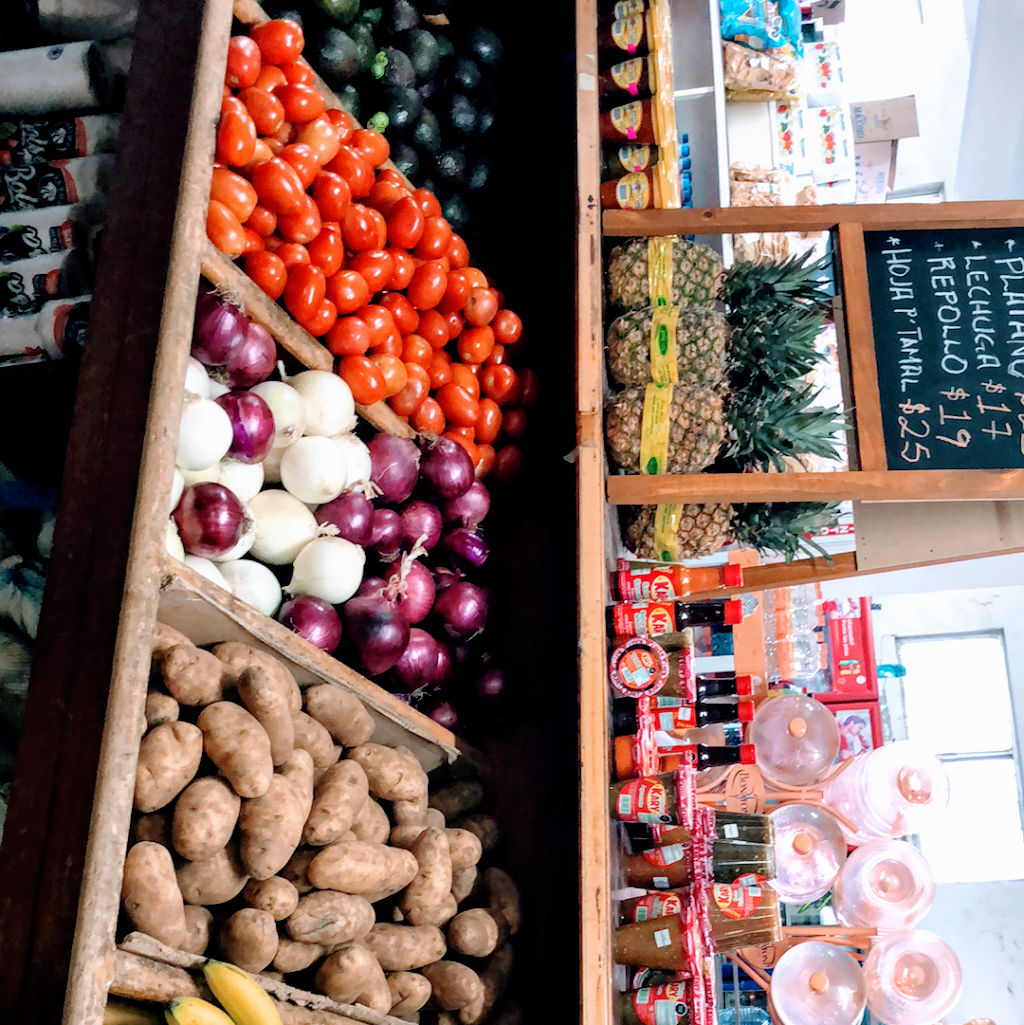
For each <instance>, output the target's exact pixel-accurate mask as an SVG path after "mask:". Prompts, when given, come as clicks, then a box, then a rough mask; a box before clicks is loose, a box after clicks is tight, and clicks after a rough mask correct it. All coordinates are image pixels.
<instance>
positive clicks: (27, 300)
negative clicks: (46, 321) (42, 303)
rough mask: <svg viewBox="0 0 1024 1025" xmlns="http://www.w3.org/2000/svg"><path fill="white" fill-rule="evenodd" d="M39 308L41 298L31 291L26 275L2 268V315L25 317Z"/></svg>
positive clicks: (0, 300)
mask: <svg viewBox="0 0 1024 1025" xmlns="http://www.w3.org/2000/svg"><path fill="white" fill-rule="evenodd" d="M38 310H39V300H38V298H37V297H36V296H35V295H33V294H32V292H31V291H30V288H29V283H28V282H27V281H26V280H25V275H24V274H20V273H19V272H18V271H14V270H8V271H5V270H0V317H23V316H25V315H26V314H29V313H36V312H38Z"/></svg>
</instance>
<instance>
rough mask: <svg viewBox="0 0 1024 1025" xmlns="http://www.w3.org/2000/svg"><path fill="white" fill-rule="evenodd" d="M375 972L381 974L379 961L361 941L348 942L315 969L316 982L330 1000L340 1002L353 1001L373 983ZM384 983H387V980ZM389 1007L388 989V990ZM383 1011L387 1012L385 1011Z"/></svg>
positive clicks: (389, 1003)
mask: <svg viewBox="0 0 1024 1025" xmlns="http://www.w3.org/2000/svg"><path fill="white" fill-rule="evenodd" d="M378 973H379V975H380V977H381V978H383V975H384V973H383V971H382V969H381V967H380V965H379V964H378V963H377V960H376V958H375V957H374V956H373V954H371V953H370V951H369V950H368V949H367V947H366V945H365V944H364V943H359V942H355V943H347V944H345V946H343V947H339V948H338V949H337V950H334V951H332V952H331V953H330V954H328V955H327V957H326V958H325V959H324V963H323V964H322V965H320V968H319V970H318V971H317V973H316V985H317V989H319V990H320V991H321V992H322V993H325V994H326V995H327V996H328V997H330V998H331V1000H336V1001H337V1002H338V1003H340V1004H354V1003H356V1001H357V1000H358V999H359V997H360V996H361V995H362V994H363V993H364V992H365V991H366V989H367V988H368V987H372V986H373V983H374V980H375V978H376V977H377V976H378ZM384 986H385V988H386V987H387V981H386V980H385V982H384ZM375 1009H376V1008H375ZM390 1009H391V991H390V990H388V1010H390ZM382 1013H384V1014H386V1013H387V1011H384V1012H382Z"/></svg>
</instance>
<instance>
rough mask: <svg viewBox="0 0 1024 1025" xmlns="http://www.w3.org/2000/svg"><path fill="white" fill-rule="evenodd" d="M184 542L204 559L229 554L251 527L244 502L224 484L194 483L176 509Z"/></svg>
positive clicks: (184, 544) (190, 550) (185, 545)
mask: <svg viewBox="0 0 1024 1025" xmlns="http://www.w3.org/2000/svg"><path fill="white" fill-rule="evenodd" d="M173 516H174V522H175V523H176V524H177V525H178V534H179V536H180V537H181V543H182V545H183V546H184V548H185V551H186V552H188V554H189V555H197V556H199V557H200V558H202V559H211V558H215V557H216V556H218V555H226V554H227V553H228V552H230V551H231V550H232V548H234V547H235V546H236V545H237V544H238V542H239V541H240V540H241V538H242V535H243V533H244V532H245V530H246V527H247V526H248V522H247V517H246V515H245V510H244V509H243V508H242V503H241V502H239V501H238V499H237V498H236V497H235V496H234V495H233V494H232V493H231V492H230V491H228V489H227V488H226V487H224V485H223V484H213V483H211V482H207V483H204V484H193V485H192V486H191V487H188V488H185V490H184V491H183V492H182V495H181V500H180V501H179V502H178V504H177V505H176V506H175V508H174V514H173Z"/></svg>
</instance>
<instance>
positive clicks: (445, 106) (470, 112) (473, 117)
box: [435, 93, 477, 138]
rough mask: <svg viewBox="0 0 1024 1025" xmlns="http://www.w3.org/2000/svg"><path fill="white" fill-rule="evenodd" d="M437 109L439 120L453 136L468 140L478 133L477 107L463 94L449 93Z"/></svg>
mask: <svg viewBox="0 0 1024 1025" xmlns="http://www.w3.org/2000/svg"><path fill="white" fill-rule="evenodd" d="M435 109H436V110H437V117H438V120H439V121H440V122H441V124H442V125H443V126H444V127H445V128H449V129H451V133H452V134H453V135H455V136H460V137H462V138H466V137H467V136H470V135H472V134H473V133H474V132H475V131H476V129H477V113H476V107H474V106H473V103H472V101H471V100H470V99H469V98H468V97H467V96H463V95H462V93H449V94H448V96H447V97H446V98H445V99H443V100H442V102H441V103H440V105H439V106H437V107H436V108H435Z"/></svg>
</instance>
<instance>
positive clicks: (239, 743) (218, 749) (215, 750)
mask: <svg viewBox="0 0 1024 1025" xmlns="http://www.w3.org/2000/svg"><path fill="white" fill-rule="evenodd" d="M197 724H198V726H199V729H201V730H202V731H203V749H204V750H205V751H206V755H207V757H208V758H209V759H210V760H211V761H212V762H213V764H214V765H216V766H217V768H218V769H220V771H221V772H222V773H223V774H224V775H225V776H226V777H227V779H228V782H229V783H230V784H231V786H232V787H233V788H234V791H235V793H236V794H238V796H239V797H262V796H263V795H264V794H265V793H266V792H267V789H268V788H269V786H270V780H271V779H272V778H273V775H274V761H273V758H272V757H271V755H270V738H269V737H268V736H267V731H266V730H265V729H264V728H263V727H262V726H261V725H260V724H259V723H258V722H257V721H256V719H255V718H254V717H253V716H252V715H250V714H249V713H248V712H247V711H246V710H245V709H244V708H242V706H241V705H236V704H234V703H233V702H231V701H217V702H214V704H212V705H207V706H206V708H204V709H203V710H202V712H200V713H199V718H198V720H197ZM158 728H160V727H158Z"/></svg>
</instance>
